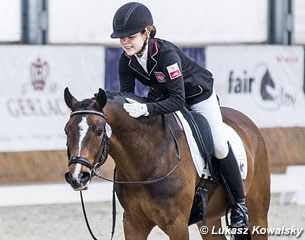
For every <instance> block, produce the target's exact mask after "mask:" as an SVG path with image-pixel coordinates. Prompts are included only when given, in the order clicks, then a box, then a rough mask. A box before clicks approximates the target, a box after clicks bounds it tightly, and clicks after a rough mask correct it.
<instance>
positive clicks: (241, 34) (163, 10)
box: [49, 0, 267, 45]
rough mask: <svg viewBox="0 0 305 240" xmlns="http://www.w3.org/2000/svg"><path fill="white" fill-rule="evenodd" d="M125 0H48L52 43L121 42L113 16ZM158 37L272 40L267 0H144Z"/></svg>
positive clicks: (203, 40)
mask: <svg viewBox="0 0 305 240" xmlns="http://www.w3.org/2000/svg"><path fill="white" fill-rule="evenodd" d="M126 2H128V1H126V0H125V1H123V0H111V1H100V0H87V1H84V0H65V1H62V0H52V1H49V27H50V28H49V41H50V43H101V44H118V42H117V41H114V40H111V39H110V37H109V36H110V34H111V31H112V18H113V15H114V13H115V11H116V10H117V9H118V8H119V7H120V6H121V5H122V4H124V3H126ZM141 2H143V3H144V4H145V5H147V6H148V7H149V8H150V10H151V11H152V14H153V17H154V20H155V25H156V27H157V37H160V38H165V39H168V40H170V41H173V42H175V43H179V44H193V45H194V44H207V43H232V42H233V43H234V42H237V43H260V42H265V41H266V40H267V1H265V0H247V1H244V0H230V1H227V0H189V1H171V0H144V1H141Z"/></svg>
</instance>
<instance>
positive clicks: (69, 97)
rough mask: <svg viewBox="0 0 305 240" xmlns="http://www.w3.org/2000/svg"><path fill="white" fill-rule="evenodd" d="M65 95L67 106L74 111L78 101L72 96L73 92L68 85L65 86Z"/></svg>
mask: <svg viewBox="0 0 305 240" xmlns="http://www.w3.org/2000/svg"><path fill="white" fill-rule="evenodd" d="M64 97H65V102H66V104H67V106H68V107H69V108H70V109H71V110H72V111H73V110H74V109H75V107H76V105H77V104H78V101H77V100H76V98H75V97H73V96H72V94H71V93H70V91H69V88H67V87H66V88H65V93H64Z"/></svg>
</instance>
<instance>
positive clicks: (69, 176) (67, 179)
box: [65, 172, 72, 184]
mask: <svg viewBox="0 0 305 240" xmlns="http://www.w3.org/2000/svg"><path fill="white" fill-rule="evenodd" d="M65 180H66V182H67V183H69V184H71V181H72V174H71V173H70V172H66V173H65Z"/></svg>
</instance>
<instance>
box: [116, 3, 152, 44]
mask: <svg viewBox="0 0 305 240" xmlns="http://www.w3.org/2000/svg"><path fill="white" fill-rule="evenodd" d="M112 24H113V33H112V34H111V35H110V37H111V38H124V37H129V36H131V35H133V34H136V33H138V32H141V31H143V30H144V29H145V28H146V27H147V26H148V25H152V24H153V18H152V15H151V13H150V11H149V9H148V8H147V7H146V6H144V5H143V4H142V3H138V2H130V3H126V4H124V5H123V6H122V7H120V8H119V9H118V10H117V11H116V13H115V15H114V17H113V23H112Z"/></svg>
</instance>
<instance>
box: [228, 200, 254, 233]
mask: <svg viewBox="0 0 305 240" xmlns="http://www.w3.org/2000/svg"><path fill="white" fill-rule="evenodd" d="M233 211H234V212H235V214H234V215H235V216H234V215H233V214H232V213H233ZM234 218H236V221H235V220H234ZM232 220H233V221H232ZM230 227H231V228H249V217H248V211H247V208H246V206H245V205H244V204H243V203H242V204H240V203H235V205H234V206H232V208H231V224H230Z"/></svg>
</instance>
